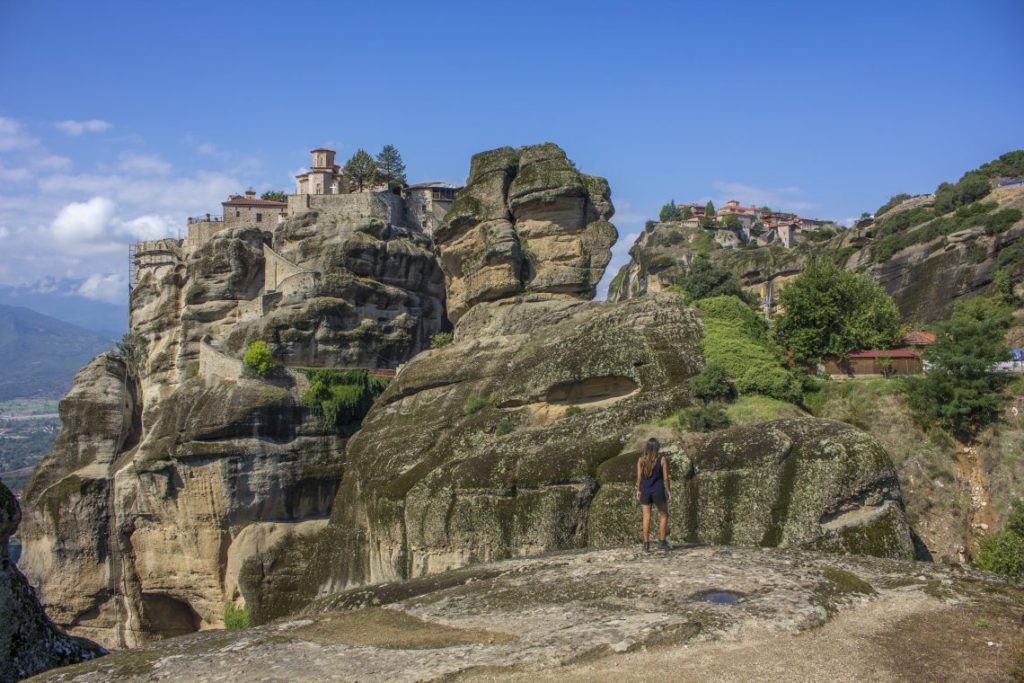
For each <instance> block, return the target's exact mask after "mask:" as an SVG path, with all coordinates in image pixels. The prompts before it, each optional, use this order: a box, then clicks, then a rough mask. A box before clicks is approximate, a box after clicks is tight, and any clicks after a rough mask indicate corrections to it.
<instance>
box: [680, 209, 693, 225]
mask: <svg viewBox="0 0 1024 683" xmlns="http://www.w3.org/2000/svg"><path fill="white" fill-rule="evenodd" d="M691 218H693V209H691V208H690V207H689V206H684V207H683V208H682V211H680V213H679V219H680V220H683V221H685V220H689V219H691Z"/></svg>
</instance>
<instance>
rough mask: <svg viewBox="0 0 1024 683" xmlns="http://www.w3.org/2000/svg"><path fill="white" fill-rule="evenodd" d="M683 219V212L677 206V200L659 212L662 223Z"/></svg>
mask: <svg viewBox="0 0 1024 683" xmlns="http://www.w3.org/2000/svg"><path fill="white" fill-rule="evenodd" d="M681 218H682V212H681V211H680V210H679V207H677V206H676V200H674V199H673V200H672V201H670V202H669V203H668V204H665V205H664V206H663V207H661V211H659V212H658V220H659V221H661V222H662V223H668V222H669V221H678V220H680V219H681Z"/></svg>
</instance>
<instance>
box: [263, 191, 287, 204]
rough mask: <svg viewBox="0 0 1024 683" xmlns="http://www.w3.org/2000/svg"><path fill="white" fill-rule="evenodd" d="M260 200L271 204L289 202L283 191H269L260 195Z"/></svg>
mask: <svg viewBox="0 0 1024 683" xmlns="http://www.w3.org/2000/svg"><path fill="white" fill-rule="evenodd" d="M260 199H265V200H267V201H269V202H286V201H288V195H287V194H285V193H284V191H283V190H267V191H266V192H264V193H263V194H261V195H260Z"/></svg>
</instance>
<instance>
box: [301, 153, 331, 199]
mask: <svg viewBox="0 0 1024 683" xmlns="http://www.w3.org/2000/svg"><path fill="white" fill-rule="evenodd" d="M310 154H312V155H313V162H312V164H311V165H310V169H309V170H308V171H306V172H305V173H302V174H300V175H297V176H295V194H341V188H342V183H341V181H342V174H341V169H340V168H339V166H338V165H337V164H336V163H334V150H333V149H325V148H323V147H318V148H317V149H314V150H313V151H311V152H310Z"/></svg>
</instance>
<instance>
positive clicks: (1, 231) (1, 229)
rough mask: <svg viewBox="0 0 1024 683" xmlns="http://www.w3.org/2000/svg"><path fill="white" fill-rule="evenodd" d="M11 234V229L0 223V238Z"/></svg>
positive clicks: (5, 237)
mask: <svg viewBox="0 0 1024 683" xmlns="http://www.w3.org/2000/svg"><path fill="white" fill-rule="evenodd" d="M10 236H11V231H10V230H9V229H8V228H7V227H6V226H3V225H0V240H5V239H7V238H8V237H10Z"/></svg>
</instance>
